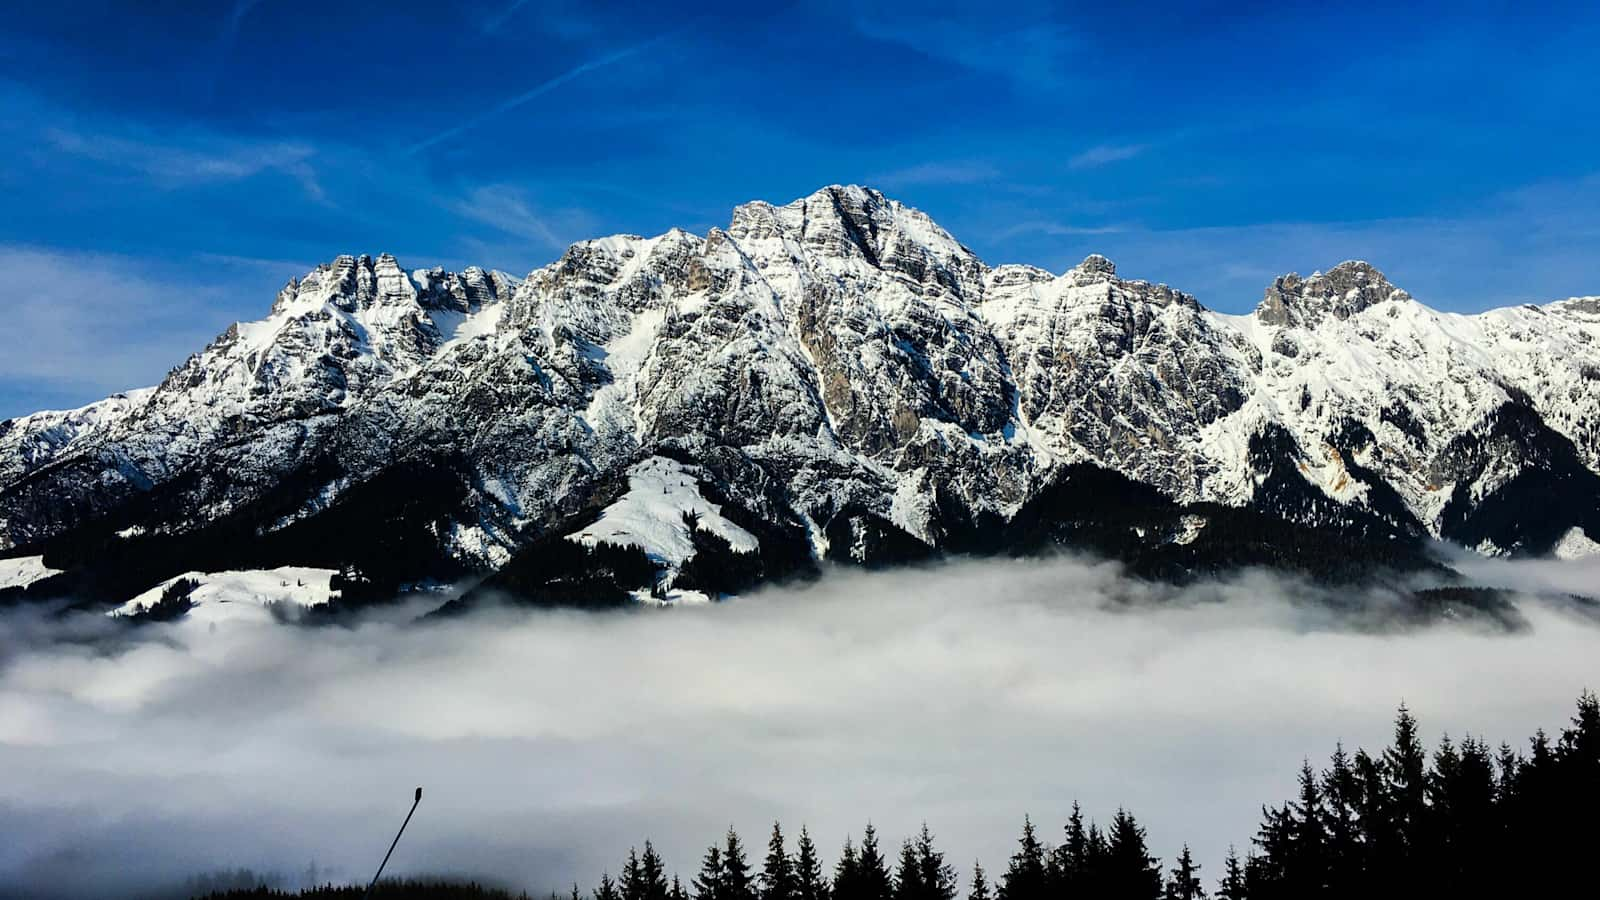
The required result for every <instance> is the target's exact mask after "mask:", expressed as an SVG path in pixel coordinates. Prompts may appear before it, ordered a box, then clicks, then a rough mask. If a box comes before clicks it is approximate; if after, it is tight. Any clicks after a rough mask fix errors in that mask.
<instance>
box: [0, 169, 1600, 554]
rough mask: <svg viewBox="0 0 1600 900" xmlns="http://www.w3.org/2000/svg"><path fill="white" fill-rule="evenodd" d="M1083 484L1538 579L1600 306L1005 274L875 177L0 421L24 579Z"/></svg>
mask: <svg viewBox="0 0 1600 900" xmlns="http://www.w3.org/2000/svg"><path fill="white" fill-rule="evenodd" d="M1082 464H1092V465H1095V466H1099V467H1103V468H1105V469H1110V470H1113V471H1115V472H1118V473H1121V474H1123V475H1126V476H1128V477H1129V478H1131V479H1133V480H1134V481H1136V482H1142V483H1144V484H1148V485H1153V486H1155V487H1157V488H1159V489H1160V490H1161V491H1162V492H1164V493H1166V494H1167V495H1169V496H1170V497H1172V498H1175V499H1176V500H1178V501H1181V502H1185V503H1199V502H1216V503H1222V504H1225V505H1229V506H1235V507H1247V508H1251V509H1255V510H1259V511H1261V512H1264V513H1266V514H1269V515H1272V516H1276V517H1280V518H1283V519H1287V520H1289V521H1292V522H1295V523H1299V524H1300V525H1304V526H1310V527H1318V528H1334V529H1346V530H1350V529H1354V532H1353V533H1360V534H1364V535H1369V536H1378V537H1382V536H1384V535H1394V536H1421V535H1435V536H1443V537H1447V538H1452V539H1456V540H1461V541H1464V542H1466V543H1468V544H1469V545H1472V546H1478V547H1480V548H1482V549H1484V550H1485V551H1488V552H1510V551H1517V552H1547V551H1548V550H1550V549H1551V548H1552V547H1554V546H1555V544H1556V543H1557V542H1558V541H1559V540H1560V539H1561V537H1562V536H1563V535H1566V534H1567V533H1568V531H1569V530H1570V529H1573V528H1579V529H1580V531H1587V533H1589V534H1591V535H1592V534H1596V533H1600V523H1597V522H1595V521H1594V518H1595V517H1596V516H1600V511H1597V507H1600V476H1597V475H1596V471H1597V469H1600V300H1596V299H1595V298H1576V299H1572V300H1566V301H1560V302H1557V303H1551V304H1547V305H1544V306H1527V307H1517V308H1511V309H1502V310H1494V311H1491V312H1487V313H1483V314H1480V315H1474V316H1467V315H1457V314H1452V313H1442V312H1438V311H1436V310H1433V309H1430V308H1429V307H1427V306H1424V305H1423V304H1421V303H1420V302H1418V301H1417V300H1415V299H1413V298H1412V297H1411V296H1410V295H1409V294H1407V293H1406V292H1405V291H1403V290H1400V289H1399V288H1397V287H1395V286H1393V285H1391V284H1389V282H1388V281H1387V280H1386V279H1385V278H1384V277H1383V275H1382V274H1381V273H1379V272H1378V271H1377V270H1376V269H1374V268H1373V267H1371V266H1370V265H1368V264H1366V263H1362V262H1347V263H1341V264H1339V265H1338V266H1335V267H1334V268H1332V269H1330V270H1329V271H1327V272H1326V273H1317V274H1314V275H1312V276H1310V277H1308V278H1301V277H1299V276H1295V275H1287V276H1284V277H1282V278H1279V279H1277V280H1276V281H1275V282H1274V283H1273V284H1272V285H1270V286H1269V287H1268V288H1267V291H1266V294H1265V297H1264V299H1263V301H1262V303H1261V305H1260V308H1259V309H1257V311H1256V312H1255V313H1253V314H1251V315H1246V316H1228V315H1221V314H1218V313H1214V312H1211V311H1209V310H1207V309H1205V308H1204V307H1203V306H1202V305H1201V304H1200V303H1199V302H1198V301H1197V300H1196V299H1195V298H1194V297H1192V296H1190V295H1188V294H1185V293H1182V292H1181V291H1178V290H1174V289H1172V288H1169V287H1167V286H1165V285H1157V284H1150V283H1147V282H1143V281H1138V280H1131V279H1126V278H1123V277H1121V276H1119V274H1118V272H1117V269H1116V267H1115V266H1114V265H1113V264H1112V263H1111V262H1110V261H1109V260H1107V259H1105V258H1103V257H1099V256H1091V257H1089V258H1088V259H1086V260H1084V262H1083V263H1082V264H1080V265H1078V266H1076V267H1074V268H1072V269H1070V270H1068V271H1067V272H1064V273H1061V274H1059V275H1058V274H1053V273H1049V272H1045V271H1042V270H1039V269H1036V268H1032V267H1027V266H1015V265H1007V266H1000V267H998V268H991V267H989V266H988V265H986V264H985V263H983V262H982V261H981V260H979V259H978V258H977V257H976V256H975V255H974V254H973V253H972V252H971V251H969V250H968V249H967V248H966V247H964V246H963V245H962V244H961V243H960V242H959V241H957V240H956V239H955V238H954V237H952V236H951V235H950V234H948V233H947V232H945V231H944V230H943V229H942V228H940V227H939V226H938V225H937V224H935V223H934V222H933V221H932V220H930V219H929V218H928V217H927V216H926V215H924V214H922V213H921V212H918V211H916V210H914V209H910V208H908V207H906V206H904V205H902V204H900V203H897V202H895V201H893V200H891V199H889V198H886V197H884V196H883V195H882V194H880V193H878V192H876V191H873V190H870V189H866V188H860V187H829V188H825V189H823V190H821V191H818V192H816V193H815V194H812V195H810V196H808V197H805V198H802V199H799V200H796V201H794V202H792V203H788V204H786V205H782V206H775V205H772V204H768V203H762V202H755V203H749V204H745V205H743V206H740V207H738V208H737V209H735V210H734V211H733V216H732V220H731V222H730V224H729V226H728V227H727V228H726V229H712V230H711V231H710V233H709V234H707V235H705V236H704V237H700V236H696V235H691V234H689V233H687V232H683V231H677V230H674V231H671V232H668V233H666V234H664V235H661V236H659V237H655V238H643V237H638V236H629V235H622V236H615V237H610V238H604V239H598V240H592V241H584V242H581V243H579V244H575V245H573V246H572V247H571V248H570V249H569V250H568V251H567V252H566V253H565V254H564V255H563V256H562V257H561V258H560V259H559V260H557V261H555V262H553V263H551V264H549V265H547V266H544V267H543V268H540V269H537V270H535V271H533V272H532V273H530V274H529V275H528V276H527V277H526V278H524V279H522V280H520V281H518V280H516V279H514V278H511V277H509V276H506V275H503V274H500V273H493V272H484V271H482V270H478V269H468V270H466V271H465V272H463V273H460V274H452V273H447V272H443V271H440V270H432V271H426V272H424V271H417V272H410V273H407V272H406V271H404V270H403V269H401V267H400V265H399V264H398V263H397V262H396V261H395V260H394V259H393V258H392V257H388V256H380V257H377V258H371V257H359V258H357V257H349V256H343V257H339V258H338V259H336V260H334V261H333V262H332V263H330V264H328V265H324V266H321V267H319V268H318V269H316V270H315V271H313V272H310V273H308V274H307V275H306V276H305V277H304V278H301V279H298V280H296V281H294V282H291V283H290V284H289V285H288V286H286V287H285V288H284V290H283V291H282V292H280V294H279V296H278V298H277V300H276V302H275V303H274V304H273V305H272V307H271V310H270V314H269V315H268V317H267V318H265V319H263V320H261V321H259V322H254V323H242V324H240V325H237V326H235V327H233V328H231V329H229V330H228V332H226V333H225V334H223V335H222V336H220V337H219V338H218V339H217V340H216V341H214V342H213V343H212V344H211V345H210V346H208V347H207V348H205V349H204V350H202V351H201V352H200V353H198V354H196V355H195V356H193V357H191V358H190V359H189V360H188V361H187V362H185V363H183V364H182V365H180V366H179V367H178V368H176V369H174V370H173V372H172V374H171V375H170V376H169V377H168V378H167V379H166V380H165V381H163V383H162V384H161V385H160V386H158V387H157V388H155V389H153V390H151V391H144V392H137V393H133V394H127V395H120V396H119V397H116V398H112V399H110V400H107V401H104V402H102V403H100V404H95V405H93V406H90V407H86V408H85V409H83V410H78V411H74V412H71V413H40V414H36V415H34V416H29V417H25V418H23V419H18V420H14V421H12V422H7V423H4V424H0V552H4V550H5V549H6V548H13V550H14V552H17V553H21V552H30V553H33V552H35V550H34V549H33V548H46V549H48V548H57V549H58V550H60V548H67V549H70V550H71V551H73V552H70V553H65V551H62V552H64V553H65V556H67V557H71V558H72V559H74V560H87V559H90V558H91V556H92V554H91V552H90V549H89V548H93V547H99V546H101V544H99V543H96V542H98V541H106V540H110V539H111V537H110V536H112V535H115V534H117V533H121V534H123V535H129V536H131V537H126V538H119V539H117V540H119V541H120V542H121V544H119V545H113V547H112V551H113V555H115V554H117V553H123V554H124V556H126V557H127V558H128V560H131V559H132V558H133V557H134V556H135V555H138V554H142V555H143V556H145V557H150V556H151V555H152V554H151V551H150V550H149V548H152V547H155V548H167V550H166V551H165V552H168V553H170V554H173V555H180V554H179V549H173V548H179V547H180V545H181V547H189V546H191V545H190V544H182V543H181V542H182V541H191V542H193V541H200V542H201V543H203V544H204V546H205V548H206V550H205V552H206V553H208V554H212V555H218V554H220V555H222V556H225V557H226V560H224V562H225V563H226V564H225V565H223V566H221V567H222V568H228V569H234V568H242V567H245V566H244V565H243V564H244V563H250V564H251V565H262V564H264V563H267V562H270V563H272V564H274V565H277V564H283V563H305V564H316V565H319V566H340V565H355V566H357V567H359V568H363V569H367V570H370V569H373V568H376V567H380V566H394V567H396V568H401V569H403V568H406V567H408V566H414V567H416V568H426V567H427V566H431V565H436V564H438V563H439V562H440V561H441V560H443V561H449V562H451V563H452V564H455V565H458V566H460V567H463V568H465V569H467V570H480V571H481V570H484V569H491V568H495V567H498V566H500V565H502V564H504V563H505V562H507V561H508V560H509V559H511V558H512V557H513V556H514V555H515V554H517V553H518V552H519V551H521V550H522V549H523V548H525V547H528V546H529V545H530V542H533V541H536V540H538V539H540V538H541V537H542V536H547V535H552V534H557V535H572V536H574V537H576V538H577V539H579V540H608V541H609V540H614V539H616V540H621V539H627V540H629V541H631V542H632V543H635V544H637V545H639V546H641V547H642V548H643V549H644V550H645V551H646V553H647V554H653V555H654V557H655V558H657V559H659V560H660V561H661V562H663V563H664V564H667V565H669V566H676V565H678V564H680V563H681V562H682V560H683V556H684V554H685V553H687V552H688V551H687V550H686V547H685V546H684V545H683V543H682V540H683V535H682V533H680V532H679V531H678V530H677V528H678V526H679V525H681V522H677V521H676V520H677V519H678V518H679V513H681V512H682V511H683V510H685V509H694V510H696V511H698V512H700V513H701V515H702V522H703V523H705V524H706V526H707V527H708V528H711V529H713V530H715V531H717V533H718V534H720V535H722V536H723V537H724V538H726V539H727V540H728V541H729V543H730V544H731V545H733V546H734V548H735V549H736V550H740V549H750V545H751V543H752V542H753V543H754V544H755V545H756V546H757V547H758V548H759V549H760V550H761V551H762V552H763V553H767V552H769V551H771V550H772V549H773V545H774V544H775V543H786V542H798V543H799V544H800V545H802V546H803V547H804V548H805V552H809V553H816V554H820V553H824V552H826V549H827V545H828V537H827V535H828V534H829V531H830V523H834V524H837V523H840V522H849V523H851V524H850V525H849V527H848V528H845V529H844V530H843V531H838V532H837V533H840V534H850V535H854V537H852V538H851V540H852V541H853V542H858V540H857V539H858V538H860V536H861V535H865V534H868V533H869V532H870V533H871V534H874V535H876V536H877V538H878V539H883V540H888V541H889V542H890V543H891V544H894V543H895V542H898V544H896V545H897V546H900V547H902V549H906V548H911V549H914V545H922V546H932V547H945V546H956V545H957V544H958V543H959V541H960V540H967V541H969V542H970V541H972V540H974V539H975V536H981V534H982V533H983V531H984V530H985V529H986V528H988V527H989V526H987V525H985V524H984V523H994V522H1004V521H1007V520H1008V519H1010V518H1012V517H1013V516H1015V515H1017V514H1018V512H1019V510H1022V509H1023V508H1024V507H1026V506H1027V505H1028V504H1029V502H1030V501H1031V500H1033V499H1034V498H1037V497H1039V496H1041V492H1042V491H1044V490H1045V489H1046V488H1047V487H1049V486H1050V485H1051V484H1052V483H1054V481H1055V480H1056V479H1057V478H1058V476H1059V473H1061V472H1062V471H1064V470H1065V467H1068V466H1076V465H1082ZM674 479H676V483H677V485H678V486H677V487H676V488H674V487H673V486H672V482H673V481H674ZM657 482H660V483H659V484H657ZM657 489H665V493H664V494H661V495H660V497H663V498H665V499H663V500H659V501H658V500H657V496H656V495H655V494H653V493H652V492H653V491H655V490H657ZM647 493H648V494H651V497H650V498H648V500H649V502H646V499H647V498H646V497H645V494H647ZM1530 504H1537V505H1538V506H1539V509H1538V512H1537V514H1536V513H1535V512H1534V511H1533V510H1532V509H1531V508H1528V507H1529V506H1530ZM718 510H721V512H718ZM1036 512H1037V511H1035V513H1036ZM1031 514H1033V513H1031ZM863 529H865V530H863ZM895 534H899V535H902V536H903V540H902V538H899V537H894V535H895ZM220 535H228V536H230V537H227V538H224V537H219V536H220ZM906 541H910V542H911V543H910V544H907V543H905V542H906ZM122 545H126V549H125V552H124V550H123V549H119V548H121V547H122ZM258 547H259V548H265V549H256V548H258ZM163 559H164V558H163ZM128 560H125V561H124V563H119V564H122V565H127V566H133V565H134V564H133V562H131V561H128ZM162 565H164V566H167V567H168V568H170V567H171V566H172V565H176V563H171V562H166V561H163V563H162ZM151 566H154V564H153V563H152V564H151ZM196 567H201V568H204V567H205V565H204V564H203V561H197V562H196V563H195V564H194V565H188V566H185V567H184V568H196ZM135 568H137V567H135ZM141 571H143V569H141ZM152 571H153V569H152ZM163 571H164V574H163V576H162V577H163V578H165V577H168V576H170V575H171V574H173V573H174V571H175V570H173V571H165V570H163Z"/></svg>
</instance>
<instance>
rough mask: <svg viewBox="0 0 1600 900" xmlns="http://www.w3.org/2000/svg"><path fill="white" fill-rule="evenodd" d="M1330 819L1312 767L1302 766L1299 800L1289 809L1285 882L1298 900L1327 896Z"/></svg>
mask: <svg viewBox="0 0 1600 900" xmlns="http://www.w3.org/2000/svg"><path fill="white" fill-rule="evenodd" d="M1326 816H1327V812H1326V810H1325V809H1324V808H1323V804H1322V789H1321V787H1320V785H1319V784H1318V782H1317V775H1316V773H1315V772H1313V771H1312V770H1311V763H1310V762H1309V761H1305V760H1302V761H1301V763H1300V800H1299V802H1298V803H1295V804H1291V806H1290V808H1289V821H1290V823H1291V825H1290V831H1289V847H1290V854H1289V858H1288V859H1287V860H1286V861H1285V866H1284V880H1285V884H1286V887H1287V889H1288V890H1289V892H1290V893H1291V894H1293V895H1294V896H1296V897H1304V898H1308V900H1309V898H1315V897H1321V896H1324V895H1325V894H1326V893H1327V887H1328V836H1327V832H1326V831H1325V830H1324V822H1325V819H1326Z"/></svg>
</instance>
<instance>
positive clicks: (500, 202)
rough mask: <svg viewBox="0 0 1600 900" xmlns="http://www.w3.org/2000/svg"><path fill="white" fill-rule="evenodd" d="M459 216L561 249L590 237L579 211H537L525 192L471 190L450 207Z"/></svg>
mask: <svg viewBox="0 0 1600 900" xmlns="http://www.w3.org/2000/svg"><path fill="white" fill-rule="evenodd" d="M447 205H448V206H449V208H450V209H451V210H452V211H454V212H455V213H456V214H457V215H460V216H462V217H464V218H467V219H471V220H472V221H474V222H480V223H482V224H484V225H489V226H491V227H493V228H496V229H498V230H500V231H503V232H505V233H506V234H510V235H515V236H517V237H521V238H526V239H528V240H531V241H534V242H536V243H539V244H542V245H544V246H546V247H551V248H556V249H561V248H565V247H566V246H567V245H568V244H571V243H572V242H573V241H574V240H578V239H580V238H582V237H587V236H589V235H587V234H585V229H586V228H587V227H588V226H589V225H590V221H589V217H588V216H587V215H586V214H585V213H583V212H582V211H580V210H574V209H562V210H553V211H544V210H540V209H537V208H535V206H534V204H533V202H532V201H531V200H530V199H529V198H528V195H527V193H526V192H525V191H523V190H522V189H520V188H518V187H515V186H513V185H504V184H490V185H482V186H479V187H476V188H474V189H472V191H471V192H470V193H468V195H467V197H466V199H464V200H458V201H452V202H450V203H449V204H447Z"/></svg>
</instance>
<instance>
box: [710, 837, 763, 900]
mask: <svg viewBox="0 0 1600 900" xmlns="http://www.w3.org/2000/svg"><path fill="white" fill-rule="evenodd" d="M718 900H756V885H755V879H753V878H752V877H751V876H750V863H749V862H748V861H747V860H746V859H745V855H744V844H743V843H742V842H740V840H739V835H738V833H737V832H735V831H734V830H733V828H732V827H731V826H730V827H729V828H728V838H727V840H726V841H725V842H724V843H723V847H722V896H721V897H720V898H718Z"/></svg>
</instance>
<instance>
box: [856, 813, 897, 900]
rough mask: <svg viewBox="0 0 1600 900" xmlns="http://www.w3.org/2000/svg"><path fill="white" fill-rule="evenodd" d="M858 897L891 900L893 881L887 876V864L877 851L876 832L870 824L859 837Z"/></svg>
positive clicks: (879, 851) (865, 899)
mask: <svg viewBox="0 0 1600 900" xmlns="http://www.w3.org/2000/svg"><path fill="white" fill-rule="evenodd" d="M857 875H858V877H859V879H860V880H859V882H858V884H859V885H860V895H859V897H858V900H892V898H893V897H894V880H893V879H892V878H891V877H890V876H889V864H888V862H887V861H886V860H885V859H884V858H883V852H882V851H881V850H879V849H878V831H877V829H875V828H874V827H873V826H872V825H871V824H868V825H867V830H866V832H865V833H864V834H862V836H861V853H860V856H859V857H858V858H857Z"/></svg>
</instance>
